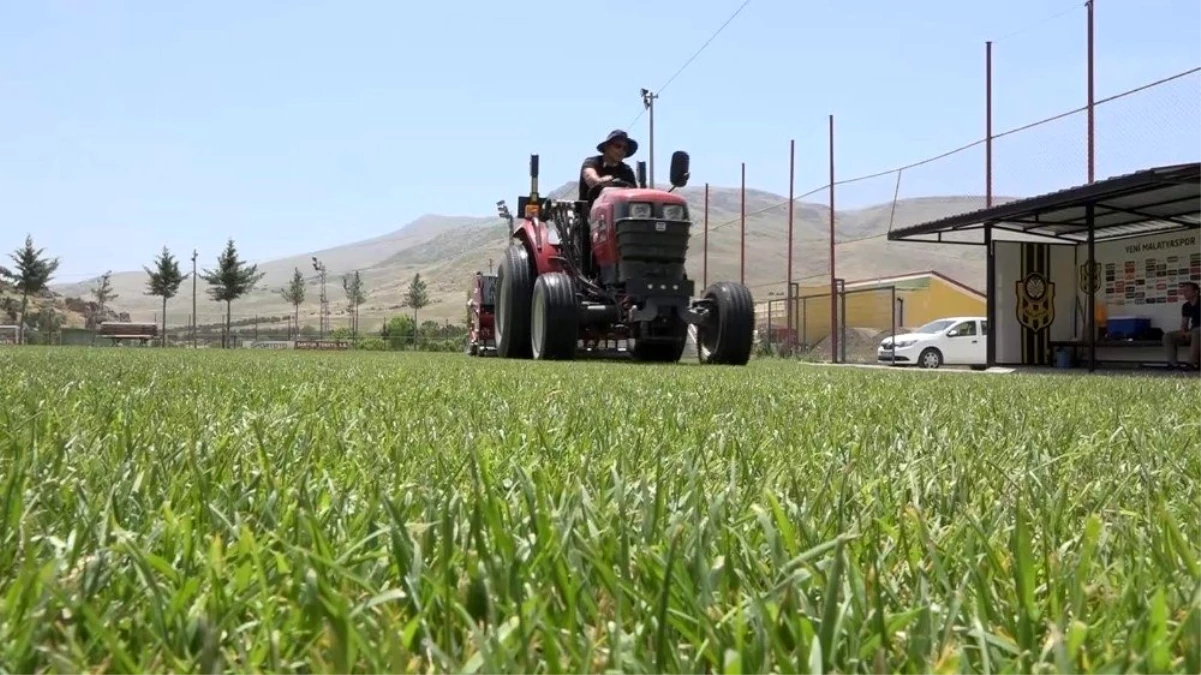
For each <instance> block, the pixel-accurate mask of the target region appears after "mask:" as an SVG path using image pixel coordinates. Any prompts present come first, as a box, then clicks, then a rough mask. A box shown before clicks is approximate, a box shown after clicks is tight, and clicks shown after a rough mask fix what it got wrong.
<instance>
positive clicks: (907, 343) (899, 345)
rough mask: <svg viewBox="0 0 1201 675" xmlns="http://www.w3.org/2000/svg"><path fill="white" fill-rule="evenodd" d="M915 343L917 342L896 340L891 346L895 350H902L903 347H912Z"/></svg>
mask: <svg viewBox="0 0 1201 675" xmlns="http://www.w3.org/2000/svg"><path fill="white" fill-rule="evenodd" d="M915 342H917V340H898V341H897V342H894V343H893V346H894V347H896V348H897V349H904V348H905V347H909V346H911V345H913V344H914V343H915Z"/></svg>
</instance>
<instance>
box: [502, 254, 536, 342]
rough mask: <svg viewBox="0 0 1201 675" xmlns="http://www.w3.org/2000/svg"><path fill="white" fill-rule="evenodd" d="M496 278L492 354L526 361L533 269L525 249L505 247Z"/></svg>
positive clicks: (532, 293)
mask: <svg viewBox="0 0 1201 675" xmlns="http://www.w3.org/2000/svg"><path fill="white" fill-rule="evenodd" d="M496 276H497V279H496V286H497V290H496V330H495V332H496V338H495V339H496V355H497V356H499V357H500V358H502V359H528V358H530V304H531V302H532V301H533V295H534V270H533V265H532V264H531V263H530V255H529V253H528V252H527V251H526V250H525V246H523V245H521V243H520V242H513V243H511V244H509V248H508V249H507V250H506V251H505V255H504V257H503V258H501V261H500V265H499V266H498V267H497V269H496Z"/></svg>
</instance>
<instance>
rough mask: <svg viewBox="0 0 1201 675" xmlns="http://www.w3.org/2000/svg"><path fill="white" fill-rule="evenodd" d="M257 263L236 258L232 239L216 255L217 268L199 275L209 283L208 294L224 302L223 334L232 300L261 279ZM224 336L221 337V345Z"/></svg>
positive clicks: (228, 321) (227, 326) (247, 290)
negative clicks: (253, 263)
mask: <svg viewBox="0 0 1201 675" xmlns="http://www.w3.org/2000/svg"><path fill="white" fill-rule="evenodd" d="M263 274H264V273H263V272H259V266H258V265H249V264H247V263H245V262H244V261H242V260H241V259H240V258H238V249H237V248H235V247H234V240H233V239H230V240H229V241H228V242H226V244H225V250H224V251H222V252H221V255H219V256H217V269H216V270H212V271H210V270H204V272H203V273H202V274H201V275H200V278H201V279H204V281H205V283H207V284H208V285H209V289H208V294H209V297H211V298H212V299H213V300H215V301H217V302H224V303H225V335H226V336H228V335H229V330H230V320H231V319H232V313H233V301H234V300H237V299H238V298H240V297H242V296H244V295H246V294H247V293H249V292H250V291H251V290H253V289H254V287H255V285H256V284H258V282H259V281H261V280H262V279H263ZM224 342H225V337H223V338H222V343H223V346H225V345H224Z"/></svg>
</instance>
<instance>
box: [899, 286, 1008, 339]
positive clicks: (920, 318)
mask: <svg viewBox="0 0 1201 675" xmlns="http://www.w3.org/2000/svg"><path fill="white" fill-rule="evenodd" d="M987 311H988V307H987V304H986V303H985V301H984V298H981V297H977V296H975V295H969V294H968V293H966V292H965V291H963V290H961V289H958V288H956V287H955V286H953V285H951V284H949V283H947V282H945V281H943V280H942V279H939V278H938V277H933V278H931V279H930V287H929V288H928V289H926V292H925V293H921V294H917V295H916V297H914V298H912V300H911V299H909V298H906V299H905V316H904V319H905V327H906V328H917V327H918V326H920V325H922V324H925V323H929V322H931V321H934V320H935V319H941V318H943V317H947V316H985V314H986V313H987Z"/></svg>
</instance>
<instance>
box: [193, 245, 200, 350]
mask: <svg viewBox="0 0 1201 675" xmlns="http://www.w3.org/2000/svg"><path fill="white" fill-rule="evenodd" d="M196 255H197V253H196V249H192V349H195V348H196V324H197V323H199V322H198V321H197V318H196Z"/></svg>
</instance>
